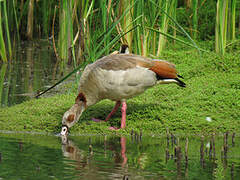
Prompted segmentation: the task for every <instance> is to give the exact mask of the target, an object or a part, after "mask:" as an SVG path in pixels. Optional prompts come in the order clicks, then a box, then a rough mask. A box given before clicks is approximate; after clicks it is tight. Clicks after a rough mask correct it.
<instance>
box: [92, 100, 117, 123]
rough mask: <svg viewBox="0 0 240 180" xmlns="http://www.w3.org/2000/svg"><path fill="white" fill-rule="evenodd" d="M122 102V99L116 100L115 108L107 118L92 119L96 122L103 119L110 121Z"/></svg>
mask: <svg viewBox="0 0 240 180" xmlns="http://www.w3.org/2000/svg"><path fill="white" fill-rule="evenodd" d="M120 104H121V101H116V104H115V106H114V108H113V109H112V111H111V112H110V113H109V114H108V116H107V117H106V119H105V120H100V119H96V118H92V120H93V121H95V122H101V121H105V122H106V121H108V120H109V119H110V118H111V117H112V115H113V114H115V112H116V111H117V110H118V108H119V106H120Z"/></svg>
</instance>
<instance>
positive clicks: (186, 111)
mask: <svg viewBox="0 0 240 180" xmlns="http://www.w3.org/2000/svg"><path fill="white" fill-rule="evenodd" d="M174 48H175V49H173V48H169V49H170V50H168V51H165V52H163V54H162V57H161V59H166V60H168V61H170V62H173V63H175V64H176V66H177V69H178V71H179V73H180V74H181V75H182V76H184V78H185V79H184V81H185V82H186V84H187V87H186V88H180V87H178V86H177V85H175V84H171V85H159V86H155V87H154V88H151V89H149V90H147V91H146V92H145V93H144V94H142V95H140V96H138V97H135V98H133V99H130V100H128V109H127V128H126V129H125V130H119V131H117V132H115V131H110V130H108V127H109V126H120V118H121V112H120V110H119V111H118V112H117V114H116V115H114V117H113V118H112V119H110V120H109V121H108V122H106V123H96V122H92V121H91V118H92V117H95V118H101V119H104V118H105V116H106V115H107V114H108V113H109V112H110V111H111V109H112V107H113V106H114V102H111V101H109V100H104V101H102V102H100V103H98V104H96V105H94V106H92V107H90V108H89V109H88V110H87V111H85V112H84V113H83V115H82V117H81V119H80V120H79V122H78V123H77V124H76V125H75V126H74V127H72V128H71V129H70V131H71V133H76V134H79V133H80V134H84V133H87V134H111V133H120V134H126V133H130V132H131V130H132V129H133V130H135V131H138V132H139V131H142V132H143V133H145V134H160V133H165V132H166V128H168V129H169V131H171V132H174V133H203V134H207V133H210V132H216V133H221V132H226V131H234V132H237V131H238V130H239V129H240V83H239V77H240V76H239V67H240V61H239V59H240V55H239V52H237V51H236V52H235V53H226V55H225V56H224V57H222V56H217V55H216V54H214V53H212V52H209V53H202V54H201V56H200V55H199V54H198V52H197V51H196V50H189V49H184V48H182V47H180V48H179V49H178V48H177V47H174ZM75 95H76V94H75V93H69V94H59V95H56V96H54V97H49V98H41V99H34V100H31V101H27V102H24V103H22V104H19V105H16V106H13V107H7V108H2V109H0V130H13V131H38V132H51V133H53V132H54V133H56V132H59V131H60V128H61V119H62V115H63V114H64V112H65V111H66V110H67V109H68V108H70V106H71V105H72V104H73V103H74V99H75ZM206 117H211V118H212V122H208V121H206Z"/></svg>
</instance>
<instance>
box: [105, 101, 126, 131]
mask: <svg viewBox="0 0 240 180" xmlns="http://www.w3.org/2000/svg"><path fill="white" fill-rule="evenodd" d="M121 110H122V120H121V129H124V128H125V127H126V110H127V103H126V102H125V101H123V102H122V109H121ZM109 129H110V130H118V129H119V128H116V127H110V128H109Z"/></svg>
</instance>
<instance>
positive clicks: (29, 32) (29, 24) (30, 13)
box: [27, 0, 34, 40]
mask: <svg viewBox="0 0 240 180" xmlns="http://www.w3.org/2000/svg"><path fill="white" fill-rule="evenodd" d="M33 12H34V0H30V1H29V5H28V19H27V38H28V39H29V40H31V39H32V38H33V18H34V16H33Z"/></svg>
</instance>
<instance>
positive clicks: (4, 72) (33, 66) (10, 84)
mask: <svg viewBox="0 0 240 180" xmlns="http://www.w3.org/2000/svg"><path fill="white" fill-rule="evenodd" d="M70 71H71V68H70V67H68V66H66V63H63V61H60V60H57V58H56V57H55V55H54V51H53V49H52V44H51V42H49V41H47V40H37V41H22V42H21V43H20V44H18V45H17V46H16V47H15V48H14V52H13V59H12V60H11V61H10V62H8V64H1V62H0V106H12V105H14V104H19V103H22V102H23V101H26V100H29V99H31V98H33V97H34V96H35V95H36V94H37V93H38V92H39V91H43V90H45V89H47V88H48V87H50V86H51V85H53V84H54V83H56V82H57V81H58V80H60V79H61V78H62V77H63V76H64V75H66V74H67V73H68V72H70ZM52 92H53V93H56V92H58V89H57V88H54V89H53V91H52ZM47 94H48V95H49V93H47Z"/></svg>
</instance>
